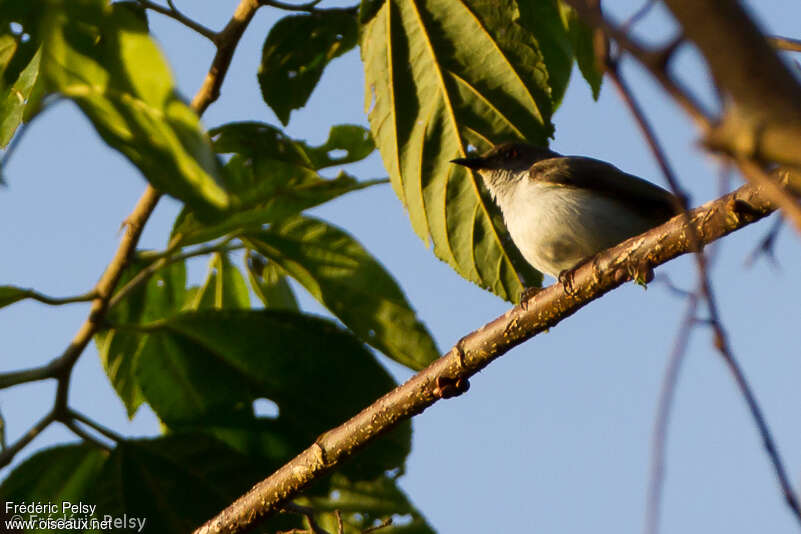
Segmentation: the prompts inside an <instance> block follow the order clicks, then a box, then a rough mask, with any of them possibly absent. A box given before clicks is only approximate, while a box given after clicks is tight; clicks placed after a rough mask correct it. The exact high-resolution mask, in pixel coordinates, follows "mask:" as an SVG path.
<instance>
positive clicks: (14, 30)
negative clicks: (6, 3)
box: [8, 22, 22, 35]
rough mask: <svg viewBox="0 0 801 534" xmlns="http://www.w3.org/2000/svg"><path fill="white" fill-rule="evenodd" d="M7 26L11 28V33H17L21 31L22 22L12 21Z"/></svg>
mask: <svg viewBox="0 0 801 534" xmlns="http://www.w3.org/2000/svg"><path fill="white" fill-rule="evenodd" d="M8 26H9V28H11V33H13V34H14V35H19V34H21V33H22V24H20V23H19V22H12V23H11V24H9V25H8Z"/></svg>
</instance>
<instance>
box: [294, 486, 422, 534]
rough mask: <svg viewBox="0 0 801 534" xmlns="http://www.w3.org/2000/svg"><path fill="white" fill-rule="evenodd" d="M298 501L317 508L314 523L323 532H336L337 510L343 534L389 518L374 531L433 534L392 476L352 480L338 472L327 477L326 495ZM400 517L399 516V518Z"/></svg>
mask: <svg viewBox="0 0 801 534" xmlns="http://www.w3.org/2000/svg"><path fill="white" fill-rule="evenodd" d="M300 502H301V504H305V505H307V506H310V507H311V508H313V509H314V510H316V511H317V512H318V514H317V515H318V517H319V519H318V523H319V524H320V527H321V528H322V529H323V530H325V531H326V532H338V528H337V518H336V515H335V514H334V513H333V512H334V511H335V510H338V511H339V512H340V515H341V516H342V519H343V524H344V533H345V534H360V533H361V532H364V531H365V530H366V529H368V528H370V527H373V526H375V525H376V524H380V523H381V522H383V521H384V520H386V519H387V518H392V519H393V520H394V521H393V523H392V524H389V525H387V526H384V527H382V528H381V529H380V530H378V532H382V533H384V534H399V533H403V534H434V532H435V531H434V529H433V528H432V527H431V526H430V525H429V524H428V523H427V522H426V520H425V517H423V515H422V514H421V513H420V511H419V510H417V509H416V508H415V507H414V505H413V504H412V503H411V502H410V501H409V498H408V497H407V496H406V495H405V494H404V493H403V491H402V490H401V489H400V488H399V487H398V482H397V480H396V479H394V478H390V477H388V476H386V475H383V476H381V477H379V478H377V479H375V480H369V481H359V482H352V481H350V480H348V479H347V477H345V476H342V475H341V474H340V473H335V474H334V475H333V477H332V479H331V494H330V495H328V496H326V497H307V498H301V499H300ZM399 519H400V520H399Z"/></svg>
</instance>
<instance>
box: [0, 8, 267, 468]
mask: <svg viewBox="0 0 801 534" xmlns="http://www.w3.org/2000/svg"><path fill="white" fill-rule="evenodd" d="M258 8H259V5H258V2H257V1H256V0H240V2H239V5H238V6H237V8H236V10H235V11H234V14H233V16H232V18H231V20H230V21H229V22H228V24H227V25H226V26H225V28H224V29H223V30H222V31H221V32H220V33H219V34H218V37H219V40H218V43H217V54H216V55H215V56H214V60H213V61H212V65H211V68H210V69H209V73H208V74H207V75H206V79H205V80H204V82H203V85H202V87H201V88H200V90H199V91H198V92H197V94H196V95H195V97H194V98H193V99H192V108H193V109H194V110H195V112H196V113H197V114H198V115H202V114H203V112H204V111H205V110H206V108H207V107H208V106H209V105H210V104H211V103H212V102H213V101H214V100H216V99H217V98H218V97H219V88H220V85H221V84H222V80H223V78H224V77H225V73H226V72H227V71H228V66H229V65H230V62H231V58H232V57H233V53H234V48H236V45H237V44H238V43H239V38H240V37H241V36H242V33H243V32H244V31H245V27H247V25H248V23H249V22H250V20H251V19H252V18H253V15H254V13H255V12H256V10H257V9H258ZM159 198H161V193H160V192H159V191H157V190H156V189H155V188H154V187H153V186H152V185H148V186H147V188H146V189H145V192H144V193H143V194H142V196H141V197H140V198H139V201H138V202H137V204H136V206H135V207H134V210H133V211H132V212H131V214H130V215H129V216H128V218H126V219H125V222H124V223H123V226H124V227H125V233H124V234H123V236H122V240H121V241H120V244H119V246H118V247H117V251H116V252H115V253H114V257H113V258H112V260H111V262H110V263H109V264H108V266H107V267H106V270H105V271H104V272H103V275H102V276H101V277H100V280H99V281H98V282H97V284H96V285H95V287H94V289H93V293H95V295H96V297H95V299H94V300H93V301H92V308H91V310H90V311H89V316H88V317H87V318H86V320H85V321H84V322H83V324H82V325H81V326H80V328H79V329H78V332H77V333H76V334H75V336H74V337H73V339H72V341H71V342H70V344H69V345H68V346H67V348H66V349H65V350H64V352H63V353H62V354H61V356H59V357H58V358H56V359H54V360H53V361H52V362H50V363H49V364H48V365H46V366H44V367H40V368H36V369H31V370H27V371H20V372H17V373H10V374H8V375H4V376H3V377H0V387H7V386H9V385H14V384H20V383H23V382H30V381H33V380H41V379H44V378H51V377H52V378H57V379H58V387H57V388H56V400H55V404H54V406H53V410H52V412H51V413H50V414H49V415H48V416H47V417H46V418H45V419H43V420H42V421H40V422H39V424H37V425H36V426H34V427H33V428H32V429H31V431H29V432H28V434H25V436H23V437H22V438H21V439H20V440H19V441H18V442H17V443H15V444H14V445H12V446H11V447H9V448H8V449H6V450H5V451H3V452H2V454H0V467H1V466H3V465H6V464H7V463H8V462H10V461H11V459H12V458H13V457H14V455H15V454H16V453H17V452H19V450H20V449H22V448H23V447H24V446H25V445H27V444H28V443H29V442H30V440H31V439H33V437H35V435H36V434H38V433H39V432H41V430H42V429H43V428H44V427H42V428H39V426H40V425H42V424H44V426H45V427H46V426H47V425H48V424H50V423H51V422H52V421H54V420H60V421H64V420H66V419H67V418H68V414H69V408H68V407H67V397H68V393H69V385H70V375H71V374H72V369H73V367H74V366H75V362H76V361H77V360H78V358H79V357H80V355H81V354H82V353H83V351H84V349H86V346H87V345H88V344H89V341H91V339H92V336H94V335H95V334H96V333H97V332H98V330H100V328H101V327H102V326H103V323H104V322H105V318H106V314H107V312H108V310H109V303H110V301H111V298H112V295H113V293H114V289H115V288H116V287H117V284H118V283H119V281H120V277H121V276H122V273H123V271H124V270H125V268H126V267H127V266H128V264H129V262H130V259H131V257H132V255H133V253H134V251H135V250H136V245H137V243H138V242H139V237H140V236H141V235H142V230H143V229H144V227H145V223H146V222H147V220H148V219H149V218H150V215H151V214H152V213H153V210H154V209H155V207H156V204H157V203H158V201H159ZM34 431H36V432H35V434H34V436H32V437H30V438H29V439H27V441H26V440H25V439H26V437H27V436H28V435H29V434H30V433H31V432H34Z"/></svg>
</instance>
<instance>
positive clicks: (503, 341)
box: [195, 185, 774, 534]
mask: <svg viewBox="0 0 801 534" xmlns="http://www.w3.org/2000/svg"><path fill="white" fill-rule="evenodd" d="M739 205H747V206H749V209H748V210H747V211H736V210H735V207H736V206H739ZM773 209H774V206H773V205H772V204H771V203H770V202H769V201H768V200H767V199H766V198H765V197H764V196H763V195H762V194H761V193H760V191H759V190H758V189H756V188H754V187H753V186H751V185H747V186H743V187H741V188H740V189H738V190H737V191H735V192H734V193H731V194H729V195H726V196H724V197H722V198H719V199H717V200H715V201H713V202H709V203H707V204H705V205H704V206H701V207H699V208H696V209H694V210H692V211H690V212H689V214H688V216H689V220H690V221H691V224H692V226H693V227H694V228H695V232H696V233H697V235H698V236H699V239H700V241H701V244H707V243H710V242H712V241H714V240H716V239H718V238H720V237H722V236H723V235H726V234H728V233H730V232H732V231H734V230H736V229H738V228H740V227H742V226H745V225H746V224H749V223H750V222H753V221H754V220H756V219H759V218H761V217H764V216H765V215H767V214H768V213H770V212H771V211H772V210H773ZM688 233H689V230H688V228H687V225H686V224H685V221H684V220H682V218H681V217H674V218H673V219H671V220H670V221H668V222H666V223H665V224H663V225H662V226H659V227H657V228H654V229H652V230H650V231H649V232H646V233H644V234H642V235H639V236H636V237H633V238H631V239H629V240H627V241H625V242H624V243H621V244H620V245H618V246H616V247H613V248H611V249H609V250H607V251H604V252H602V253H600V254H598V255H596V256H595V257H594V258H593V259H592V261H589V262H587V263H586V264H584V265H583V266H581V267H579V268H578V269H576V271H575V273H574V277H573V284H572V291H571V292H570V293H569V294H568V293H567V292H565V290H564V288H563V286H562V285H561V284H554V285H552V286H550V287H547V288H545V289H543V290H542V291H540V292H539V293H537V294H536V295H533V296H531V297H530V298H528V299H527V300H526V301H525V302H524V303H522V304H523V305H524V306H525V309H524V308H523V307H521V306H520V305H518V306H515V307H514V308H512V309H511V310H509V311H508V312H506V313H505V314H504V315H502V316H501V317H498V318H497V319H495V320H494V321H492V322H490V323H488V324H486V325H484V326H483V327H481V328H480V329H478V330H476V331H474V332H473V333H471V334H468V335H467V336H465V337H464V338H462V340H461V341H460V343H459V347H460V349H457V348H456V347H454V348H453V349H451V351H449V352H448V353H447V354H445V355H444V356H443V357H441V358H439V359H437V360H436V361H434V362H433V363H432V364H431V365H429V366H428V367H427V368H426V369H424V370H422V371H420V372H419V373H418V374H417V375H415V376H414V377H412V378H411V379H410V380H409V381H407V382H406V383H405V384H403V385H401V386H399V387H397V388H395V389H394V390H392V391H391V392H389V393H387V394H386V395H384V396H383V397H381V398H380V399H378V400H377V401H375V402H374V403H373V404H372V405H370V406H369V407H367V408H365V409H364V410H362V411H361V412H360V413H358V414H357V415H355V416H354V417H352V418H351V419H350V420H348V421H347V422H345V423H343V424H342V425H340V426H339V427H337V428H334V429H332V430H329V431H328V432H325V433H323V434H322V435H320V436H319V437H318V438H317V439H316V440H315V442H314V443H313V444H312V445H311V446H310V447H308V448H307V449H306V450H304V451H303V452H301V453H300V454H299V455H298V456H296V457H295V458H294V459H292V460H291V461H289V462H288V463H287V464H286V465H284V466H283V467H281V468H280V469H279V470H277V471H276V472H275V473H273V474H272V475H271V476H270V477H268V478H267V479H265V480H263V481H262V482H260V483H258V484H256V485H255V486H254V487H253V488H252V489H251V490H250V491H249V492H248V493H247V494H245V495H243V496H242V497H240V498H239V499H237V500H236V501H235V502H234V503H232V504H231V505H230V506H229V507H227V508H226V509H225V510H223V511H222V512H221V513H220V514H218V515H217V516H216V517H214V518H213V519H211V520H209V521H208V522H206V524H204V525H203V526H201V527H200V528H198V529H197V530H196V531H195V532H196V534H206V533H221V532H226V533H235V532H242V531H244V530H246V529H249V528H252V527H254V526H255V525H256V524H257V523H258V522H259V521H261V520H262V519H263V518H265V517H266V516H268V515H269V514H271V513H273V512H274V511H275V510H276V509H277V508H278V507H280V506H281V503H283V502H285V501H286V500H287V499H291V498H292V497H293V496H294V495H296V494H297V493H298V492H299V491H301V490H302V489H303V488H304V487H305V486H306V485H308V484H310V483H311V482H312V481H313V480H315V479H317V478H318V477H320V476H322V475H323V474H325V473H327V472H329V471H331V470H332V469H334V468H335V467H337V466H338V465H339V464H340V463H341V462H342V461H343V460H344V459H346V458H348V457H349V456H351V455H352V454H353V453H354V452H355V451H356V450H358V449H359V448H361V447H363V446H365V445H366V444H367V443H368V442H370V441H371V440H373V439H375V438H376V437H378V436H379V435H381V434H382V433H384V432H386V431H388V430H389V429H391V428H393V427H394V426H395V425H396V424H398V423H399V422H401V421H403V420H405V419H408V418H410V417H412V416H414V415H417V414H419V413H421V412H422V411H423V410H425V409H426V408H427V407H428V406H431V405H432V404H434V403H435V402H436V401H438V400H440V398H441V396H439V397H438V396H437V395H436V393H435V391H436V389H438V386H437V384H438V383H441V382H442V381H444V380H450V381H455V380H459V379H461V380H463V381H464V380H467V379H469V378H470V377H471V376H472V375H474V374H475V373H477V372H478V371H480V370H481V369H483V368H484V367H486V366H487V365H489V364H490V363H491V362H492V361H493V360H495V359H496V358H498V357H500V356H501V355H503V354H504V353H506V352H507V351H509V350H510V349H512V348H513V347H515V346H517V345H519V344H520V343H522V342H524V341H526V340H527V339H530V338H531V337H533V336H534V335H536V334H538V333H540V332H543V331H545V330H547V329H548V328H551V327H553V326H555V325H556V324H557V323H559V322H560V321H561V320H562V319H564V318H566V317H569V316H570V315H572V314H573V313H575V312H576V311H578V310H579V309H580V308H581V307H583V306H585V305H586V304H587V303H589V302H591V301H593V300H595V299H597V298H599V297H600V296H602V295H603V294H605V293H607V292H609V291H611V290H612V289H614V288H616V287H618V286H619V285H621V284H623V283H624V282H625V281H626V280H627V278H628V275H627V273H630V272H633V271H634V270H636V269H637V268H639V267H640V266H642V265H644V264H648V265H650V266H657V265H661V264H662V263H665V262H666V261H668V260H670V259H672V258H674V257H676V256H678V255H680V254H685V253H687V252H690V251H692V250H695V249H694V248H693V246H692V244H691V242H690V240H689V238H688Z"/></svg>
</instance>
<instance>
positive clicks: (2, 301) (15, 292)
mask: <svg viewBox="0 0 801 534" xmlns="http://www.w3.org/2000/svg"><path fill="white" fill-rule="evenodd" d="M30 296H31V291H30V290H29V289H23V288H21V287H16V286H0V308H2V307H4V306H8V305H10V304H14V303H15V302H17V301H20V300H22V299H26V298H28V297H30Z"/></svg>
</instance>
